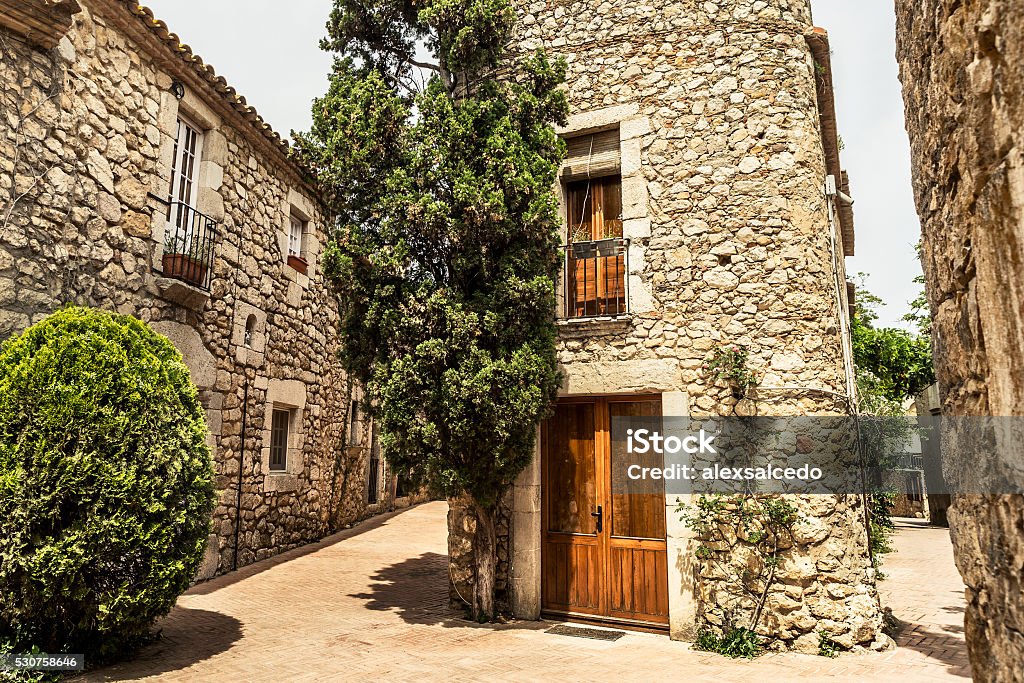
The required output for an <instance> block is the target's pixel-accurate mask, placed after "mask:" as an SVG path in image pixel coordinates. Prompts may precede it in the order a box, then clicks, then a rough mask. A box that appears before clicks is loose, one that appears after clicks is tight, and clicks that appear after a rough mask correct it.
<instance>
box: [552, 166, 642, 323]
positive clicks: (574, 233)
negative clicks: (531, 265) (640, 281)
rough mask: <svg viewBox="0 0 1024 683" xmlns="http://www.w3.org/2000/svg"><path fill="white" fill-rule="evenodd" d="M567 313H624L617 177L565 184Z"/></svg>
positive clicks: (623, 246) (587, 315)
mask: <svg viewBox="0 0 1024 683" xmlns="http://www.w3.org/2000/svg"><path fill="white" fill-rule="evenodd" d="M566 205H567V206H568V212H567V216H566V218H567V220H568V231H567V234H568V240H567V245H566V257H565V267H566V271H565V281H566V288H565V296H566V316H567V317H570V318H590V317H604V316H619V315H625V314H626V313H627V312H628V308H627V306H628V296H627V291H626V268H627V263H626V256H627V241H626V240H624V239H623V237H622V180H621V178H620V176H618V175H613V176H605V177H600V178H588V179H586V180H579V181H575V182H570V183H567V184H566Z"/></svg>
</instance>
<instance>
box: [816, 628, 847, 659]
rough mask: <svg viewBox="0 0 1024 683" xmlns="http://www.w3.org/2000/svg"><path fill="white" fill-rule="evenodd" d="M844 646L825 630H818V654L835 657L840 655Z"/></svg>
mask: <svg viewBox="0 0 1024 683" xmlns="http://www.w3.org/2000/svg"><path fill="white" fill-rule="evenodd" d="M842 649H843V646H842V645H840V644H839V643H837V642H836V641H834V640H832V639H831V638H829V635H828V634H827V633H825V632H824V631H818V656H819V657H830V658H835V657H838V656H839V653H840V652H841V651H842Z"/></svg>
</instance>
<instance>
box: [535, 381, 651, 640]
mask: <svg viewBox="0 0 1024 683" xmlns="http://www.w3.org/2000/svg"><path fill="white" fill-rule="evenodd" d="M616 416H647V417H660V416H661V397H660V396H630V397H621V398H620V397H614V398H606V397H595V398H580V399H568V400H563V401H560V402H559V404H558V405H557V407H556V409H555V414H554V416H552V417H551V418H550V419H548V420H547V421H546V422H545V424H544V426H543V429H542V431H541V468H542V484H541V493H542V513H541V515H542V522H541V523H542V525H543V526H542V531H543V540H542V548H541V567H542V580H543V583H542V588H541V595H542V606H543V610H544V612H545V613H547V614H549V615H556V616H575V617H582V618H585V619H592V620H598V621H608V622H612V623H619V624H624V625H635V626H639V627H643V628H651V629H665V628H667V625H668V561H667V550H666V543H665V496H664V492H663V491H662V492H651V491H650V490H649V489H648V490H646V491H644V492H634V493H630V492H629V491H628V489H629V487H628V485H626V483H625V482H624V481H623V480H622V477H623V476H624V473H625V470H626V468H625V447H626V444H625V443H624V441H620V442H618V443H615V442H613V440H612V434H611V423H612V419H613V418H614V417H616ZM613 483H614V485H613Z"/></svg>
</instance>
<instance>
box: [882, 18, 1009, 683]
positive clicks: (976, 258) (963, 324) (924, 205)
mask: <svg viewBox="0 0 1024 683" xmlns="http://www.w3.org/2000/svg"><path fill="white" fill-rule="evenodd" d="M896 10H897V31H896V37H897V57H898V59H899V63H900V79H901V81H902V82H903V94H904V100H905V104H906V119H907V131H908V133H909V135H910V143H911V153H912V162H913V177H914V195H915V198H916V201H917V209H918V213H919V215H920V217H921V229H922V247H923V249H922V262H923V265H924V273H925V279H926V281H927V291H928V299H929V301H930V302H931V310H932V317H933V320H934V322H933V326H932V340H933V343H934V349H935V368H936V376H937V378H938V382H939V387H940V391H941V397H942V414H943V415H944V416H963V415H994V416H1021V415H1024V71H1022V68H1024V5H1022V4H1021V3H1019V2H999V1H997V0H980V1H978V2H963V3H961V2H939V1H937V0H926V1H925V2H910V1H909V0H899V1H898V2H897V3H896ZM950 422H954V421H952V420H951V421H950ZM961 424H962V423H961ZM947 436H951V437H952V438H956V435H955V434H953V435H947ZM995 439H996V440H995V442H994V443H993V444H992V445H991V448H990V449H989V450H988V451H987V452H985V453H984V454H983V457H979V458H977V459H974V458H965V457H963V455H962V453H961V452H959V451H957V450H956V449H952V450H949V451H948V450H947V449H943V470H944V476H945V478H946V480H947V482H949V484H950V487H951V489H952V490H953V491H954V492H956V491H969V492H984V491H995V489H994V488H993V487H992V483H993V482H996V481H999V479H1000V478H1001V477H1002V476H1003V475H1004V474H1005V472H1007V471H1016V472H1017V473H1019V472H1021V471H1022V469H1024V463H1022V455H1021V451H1020V435H1019V434H1017V435H1016V436H1011V437H1010V438H1008V439H1007V438H1006V435H999V434H997V435H996V436H995ZM1018 481H1019V478H1018ZM948 516H949V526H950V532H951V535H952V538H953V546H954V551H955V555H956V562H957V567H958V568H959V570H960V573H961V575H962V576H963V579H964V583H965V584H967V613H966V620H965V630H966V637H967V646H968V649H969V652H970V658H971V666H972V667H973V670H974V679H975V680H978V681H991V682H993V683H996V682H1002V681H1024V668H1022V662H1024V586H1022V584H1021V576H1022V567H1024V497H1022V496H1020V495H1013V496H1011V495H954V496H953V505H952V507H951V508H950V510H949V513H948Z"/></svg>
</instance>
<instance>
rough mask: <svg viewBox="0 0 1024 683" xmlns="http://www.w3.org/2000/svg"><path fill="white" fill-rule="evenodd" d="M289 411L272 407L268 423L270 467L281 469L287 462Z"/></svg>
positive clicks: (284, 467)
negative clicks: (271, 414) (272, 410)
mask: <svg viewBox="0 0 1024 683" xmlns="http://www.w3.org/2000/svg"><path fill="white" fill-rule="evenodd" d="M290 422H291V411H289V410H277V409H274V413H273V417H272V418H271V423H270V469H272V470H283V469H286V468H287V463H288V427H289V423H290Z"/></svg>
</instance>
